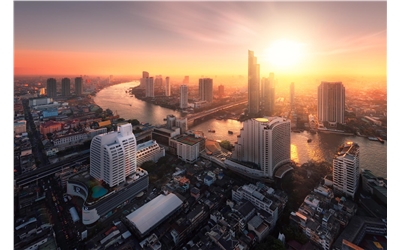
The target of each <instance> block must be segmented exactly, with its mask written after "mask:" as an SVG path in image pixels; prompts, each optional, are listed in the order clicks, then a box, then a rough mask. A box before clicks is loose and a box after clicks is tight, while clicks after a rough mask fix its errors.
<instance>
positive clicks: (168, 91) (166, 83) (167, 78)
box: [165, 76, 171, 96]
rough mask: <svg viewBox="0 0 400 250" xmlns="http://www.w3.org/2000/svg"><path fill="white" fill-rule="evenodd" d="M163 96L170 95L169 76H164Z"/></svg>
mask: <svg viewBox="0 0 400 250" xmlns="http://www.w3.org/2000/svg"><path fill="white" fill-rule="evenodd" d="M165 96H171V85H170V83H169V76H167V77H165Z"/></svg>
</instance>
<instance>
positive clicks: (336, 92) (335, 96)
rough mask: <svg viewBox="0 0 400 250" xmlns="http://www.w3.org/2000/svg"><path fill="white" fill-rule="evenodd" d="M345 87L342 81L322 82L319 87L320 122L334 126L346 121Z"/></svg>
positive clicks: (318, 108) (318, 109) (318, 107)
mask: <svg viewBox="0 0 400 250" xmlns="http://www.w3.org/2000/svg"><path fill="white" fill-rule="evenodd" d="M344 110H345V88H344V86H343V84H342V83H341V82H321V84H320V85H319V87H318V106H317V111H318V122H319V123H324V122H328V123H329V125H330V126H332V127H334V126H336V125H337V124H338V123H344Z"/></svg>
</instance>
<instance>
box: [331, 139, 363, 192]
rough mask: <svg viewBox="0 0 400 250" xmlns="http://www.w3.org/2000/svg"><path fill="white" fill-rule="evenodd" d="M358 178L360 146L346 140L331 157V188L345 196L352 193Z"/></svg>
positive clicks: (356, 186) (355, 189)
mask: <svg viewBox="0 0 400 250" xmlns="http://www.w3.org/2000/svg"><path fill="white" fill-rule="evenodd" d="M359 179H360V147H359V145H358V144H357V143H354V142H347V143H345V144H343V145H342V146H340V147H339V149H338V152H337V154H336V155H335V157H334V158H333V189H334V191H336V192H340V193H344V194H345V195H346V196H351V197H352V198H354V195H355V193H356V191H357V188H358V184H359Z"/></svg>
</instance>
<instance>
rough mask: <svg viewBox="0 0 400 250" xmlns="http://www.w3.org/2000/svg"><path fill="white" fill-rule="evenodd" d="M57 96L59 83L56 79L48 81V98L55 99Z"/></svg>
mask: <svg viewBox="0 0 400 250" xmlns="http://www.w3.org/2000/svg"><path fill="white" fill-rule="evenodd" d="M56 96H57V81H56V79H55V78H49V79H47V97H50V98H55V97H56Z"/></svg>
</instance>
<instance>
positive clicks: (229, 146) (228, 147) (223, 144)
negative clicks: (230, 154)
mask: <svg viewBox="0 0 400 250" xmlns="http://www.w3.org/2000/svg"><path fill="white" fill-rule="evenodd" d="M219 145H221V147H223V148H224V149H226V150H229V151H231V150H232V148H233V146H232V144H231V142H230V141H228V140H223V141H221V142H220V143H219Z"/></svg>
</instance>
